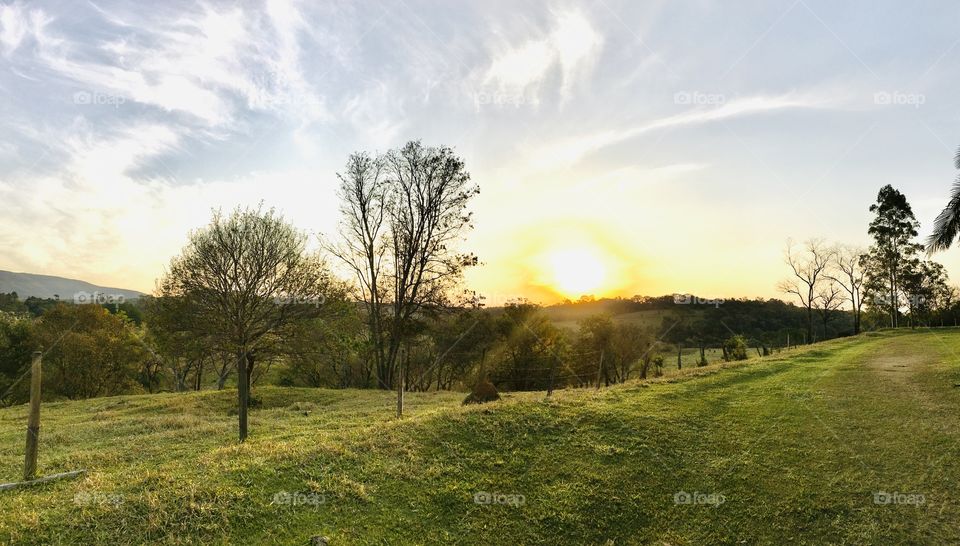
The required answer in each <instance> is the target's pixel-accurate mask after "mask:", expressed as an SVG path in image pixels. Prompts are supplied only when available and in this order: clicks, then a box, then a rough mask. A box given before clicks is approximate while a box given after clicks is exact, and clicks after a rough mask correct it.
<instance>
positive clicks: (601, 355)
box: [597, 349, 603, 390]
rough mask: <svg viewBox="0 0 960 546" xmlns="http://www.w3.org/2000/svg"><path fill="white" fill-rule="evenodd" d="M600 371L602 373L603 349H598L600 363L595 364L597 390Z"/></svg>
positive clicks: (598, 388)
mask: <svg viewBox="0 0 960 546" xmlns="http://www.w3.org/2000/svg"><path fill="white" fill-rule="evenodd" d="M601 373H603V349H600V363H599V364H597V390H600V374H601Z"/></svg>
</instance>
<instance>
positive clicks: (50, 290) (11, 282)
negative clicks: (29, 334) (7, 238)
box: [0, 271, 142, 301]
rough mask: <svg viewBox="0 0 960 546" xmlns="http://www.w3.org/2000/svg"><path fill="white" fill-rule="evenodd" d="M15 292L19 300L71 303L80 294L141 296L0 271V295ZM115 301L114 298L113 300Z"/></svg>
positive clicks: (27, 274) (74, 282) (63, 280)
mask: <svg viewBox="0 0 960 546" xmlns="http://www.w3.org/2000/svg"><path fill="white" fill-rule="evenodd" d="M10 292H16V293H17V295H18V296H19V297H20V299H21V300H25V299H27V298H29V297H31V296H33V297H35V298H54V297H56V296H59V297H60V299H62V300H70V301H72V300H73V298H74V295H75V294H77V293H80V292H86V293H88V294H92V293H94V292H98V293H100V294H106V295H111V296H123V297H124V298H126V299H135V298H139V297H140V296H142V294H141V293H140V292H137V291H136V290H125V289H122V288H110V287H105V286H97V285H95V284H91V283H88V282H86V281H78V280H76V279H65V278H63V277H54V276H51V275H35V274H33V273H14V272H12V271H0V294H9V293H10ZM115 299H116V298H115Z"/></svg>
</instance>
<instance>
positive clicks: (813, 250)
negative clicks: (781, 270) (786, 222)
mask: <svg viewBox="0 0 960 546" xmlns="http://www.w3.org/2000/svg"><path fill="white" fill-rule="evenodd" d="M785 254H786V263H787V265H788V266H789V267H790V270H791V271H792V272H793V276H792V277H791V278H790V279H787V280H784V281H782V282H781V283H780V285H779V287H780V290H781V291H782V292H784V293H786V294H793V295H795V296H797V298H798V299H799V300H800V303H801V304H802V305H803V307H804V308H805V309H806V310H807V342H808V343H813V305H814V303H815V299H816V298H817V288H818V287H819V284H820V281H821V275H823V272H824V270H825V269H826V268H827V265H828V264H829V262H830V257H831V255H832V252H831V251H830V250H829V249H827V248H826V247H825V246H824V244H823V241H821V240H819V239H810V240H809V241H807V242H806V243H804V247H803V250H802V251H800V252H797V251H796V250H795V249H794V247H793V243H792V242H791V241H789V240H788V241H787V249H786V253H785Z"/></svg>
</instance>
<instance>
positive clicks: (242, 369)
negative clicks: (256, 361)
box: [237, 351, 250, 442]
mask: <svg viewBox="0 0 960 546" xmlns="http://www.w3.org/2000/svg"><path fill="white" fill-rule="evenodd" d="M247 358H248V355H247V354H246V351H241V352H240V354H239V355H238V358H237V405H238V408H237V413H238V416H239V423H240V441H241V442H243V441H245V440H246V439H247V407H248V406H249V404H250V381H249V378H248V377H247Z"/></svg>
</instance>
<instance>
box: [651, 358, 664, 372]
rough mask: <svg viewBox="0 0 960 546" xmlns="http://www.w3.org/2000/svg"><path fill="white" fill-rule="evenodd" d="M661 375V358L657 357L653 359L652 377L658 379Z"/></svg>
mask: <svg viewBox="0 0 960 546" xmlns="http://www.w3.org/2000/svg"><path fill="white" fill-rule="evenodd" d="M662 375H663V356H661V355H657V356H655V357H654V358H653V376H654V377H660V376H662Z"/></svg>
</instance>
